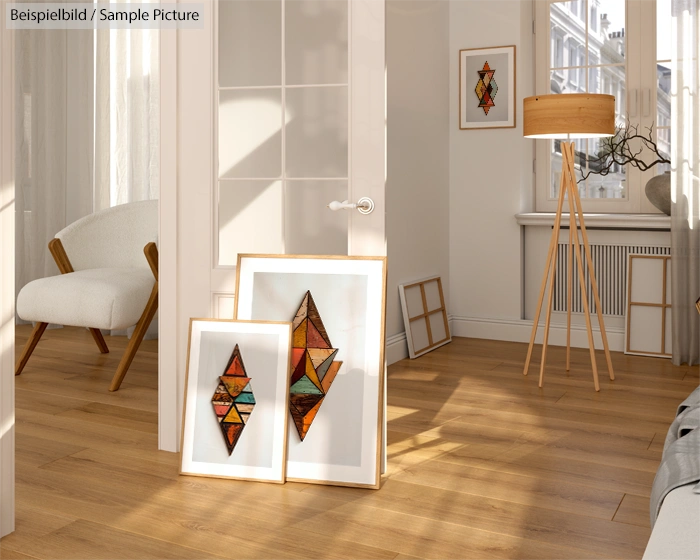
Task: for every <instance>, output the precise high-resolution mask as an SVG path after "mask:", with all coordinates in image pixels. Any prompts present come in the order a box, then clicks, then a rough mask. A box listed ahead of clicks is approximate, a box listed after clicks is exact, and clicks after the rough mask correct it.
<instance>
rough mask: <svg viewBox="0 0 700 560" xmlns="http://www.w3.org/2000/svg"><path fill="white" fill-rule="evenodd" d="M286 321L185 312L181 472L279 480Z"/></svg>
mask: <svg viewBox="0 0 700 560" xmlns="http://www.w3.org/2000/svg"><path fill="white" fill-rule="evenodd" d="M291 337H292V325H291V323H289V322H269V321H268V322H254V321H234V320H228V319H191V320H190V335H189V346H188V355H187V377H186V380H185V408H184V411H183V422H182V457H181V466H180V474H191V475H201V476H212V477H220V478H237V479H242V480H257V481H266V482H278V483H283V482H284V481H285V476H286V449H287V445H286V444H287V423H288V413H287V394H288V392H289V363H290V356H291V340H292V339H291Z"/></svg>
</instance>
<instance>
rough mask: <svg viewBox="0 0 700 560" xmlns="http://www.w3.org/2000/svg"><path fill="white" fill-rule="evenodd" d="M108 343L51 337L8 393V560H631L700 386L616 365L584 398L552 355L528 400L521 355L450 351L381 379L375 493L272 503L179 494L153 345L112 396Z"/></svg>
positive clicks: (650, 366)
mask: <svg viewBox="0 0 700 560" xmlns="http://www.w3.org/2000/svg"><path fill="white" fill-rule="evenodd" d="M28 334H29V330H28V328H26V327H20V328H19V329H18V334H17V343H18V346H20V345H22V344H23V343H24V341H25V340H26V338H27V336H28ZM109 338H110V337H108V344H109V345H110V346H111V347H113V352H112V353H111V354H110V355H107V356H103V355H100V354H99V353H97V350H96V347H95V346H94V343H93V341H92V338H91V337H90V335H89V333H88V332H87V331H81V330H79V329H62V330H52V331H47V333H46V335H45V340H42V342H41V343H40V344H39V346H38V348H37V350H36V352H35V355H34V356H32V358H31V360H30V361H29V364H28V366H27V368H26V369H25V371H24V373H23V374H22V375H21V377H19V378H17V392H16V395H17V397H16V401H17V428H16V434H17V437H16V443H17V469H16V470H17V473H16V474H17V530H16V532H15V533H14V534H12V535H9V536H7V537H6V538H4V539H3V540H2V541H0V558H2V559H5V560H9V559H22V558H61V559H79V558H85V559H91V560H93V559H102V558H110V559H112V558H114V559H116V558H120V559H127V558H128V559H132V558H133V559H142V558H143V559H146V558H148V559H151V558H152V559H165V558H168V559H169V558H183V559H195V558H197V559H199V558H334V559H335V558H379V559H383V558H386V559H394V558H396V559H409V558H426V559H427V558H557V559H567V558H576V559H580V558H640V557H641V556H642V553H643V551H644V548H645V545H646V542H647V539H648V537H649V532H650V531H649V515H648V502H649V492H650V489H651V484H652V481H653V478H654V472H655V470H656V468H657V466H658V463H659V459H660V453H661V448H662V443H663V439H664V436H665V433H666V430H667V428H668V426H669V424H670V422H671V419H672V417H673V414H674V412H675V408H676V406H677V405H678V404H679V403H680V401H681V400H682V399H683V398H684V397H685V396H687V395H688V394H689V393H690V392H691V391H692V390H693V389H694V388H695V387H696V386H697V385H698V368H697V367H692V368H689V367H675V366H673V365H671V363H670V361H668V360H663V359H654V358H642V357H632V356H625V355H623V354H614V356H613V363H614V365H615V368H616V376H617V379H616V380H615V381H614V382H610V381H609V380H607V379H605V378H603V379H602V380H601V391H600V393H595V392H594V391H593V385H592V380H591V373H590V369H589V363H588V361H587V360H588V354H587V351H585V350H575V351H574V353H573V369H572V371H571V373H570V374H566V373H565V372H564V371H563V368H562V367H561V364H562V363H563V359H564V358H563V352H562V351H561V349H559V348H554V349H551V350H550V354H549V364H550V368H549V370H548V373H547V376H546V378H545V386H544V388H543V389H539V388H538V387H537V372H536V368H535V367H533V369H532V371H531V374H530V375H528V376H527V377H523V375H522V371H521V367H522V363H523V362H524V358H525V352H526V345H524V344H516V343H504V342H494V341H485V340H472V339H464V338H461V339H459V338H458V339H455V340H454V341H453V342H452V344H449V345H447V346H445V347H443V348H440V349H438V350H436V351H434V352H432V353H430V354H428V355H425V356H423V357H421V358H419V359H417V360H413V361H409V360H404V361H402V362H400V363H398V364H395V365H393V366H391V367H390V368H389V387H388V390H389V393H388V399H389V422H388V426H389V446H388V451H389V469H388V473H387V474H386V476H385V477H384V479H383V485H382V488H381V489H380V490H377V491H372V490H361V489H349V488H332V487H322V486H314V485H304V484H293V483H288V484H286V485H283V486H280V485H268V484H260V483H246V482H237V481H227V480H217V479H207V478H197V477H184V476H178V474H177V471H178V456H177V455H175V454H171V453H166V452H160V451H157V450H156V446H157V414H156V411H157V390H156V387H157V375H156V369H157V367H156V363H157V346H156V343H155V342H154V341H150V342H146V343H144V346H143V347H142V349H141V350H140V351H139V353H138V355H137V358H136V361H135V362H134V365H133V366H132V368H131V371H130V372H129V373H128V375H127V377H126V380H125V382H124V384H123V385H122V389H121V390H120V391H119V392H117V393H109V392H108V391H107V387H108V385H109V381H110V379H111V377H112V373H113V371H114V369H115V368H116V365H117V361H118V360H119V357H120V355H121V352H122V351H123V348H124V345H125V341H124V340H123V339H115V340H110V339H109ZM538 356H539V354H538V352H536V356H535V358H538ZM601 361H602V360H601Z"/></svg>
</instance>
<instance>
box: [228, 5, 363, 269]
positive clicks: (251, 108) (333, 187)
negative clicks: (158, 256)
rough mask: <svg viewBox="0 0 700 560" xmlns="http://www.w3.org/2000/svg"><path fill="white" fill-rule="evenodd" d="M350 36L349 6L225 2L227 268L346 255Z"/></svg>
mask: <svg viewBox="0 0 700 560" xmlns="http://www.w3.org/2000/svg"><path fill="white" fill-rule="evenodd" d="M348 31H349V3H348V1H347V0H266V1H260V0H221V1H220V2H218V29H217V32H218V41H217V47H218V48H217V57H218V64H217V68H218V72H217V80H216V87H217V100H216V110H217V113H218V118H217V122H218V134H217V138H218V145H217V157H218V165H217V166H216V169H218V172H217V178H216V179H217V185H218V193H217V198H216V205H217V208H216V211H215V216H216V218H217V223H216V226H215V227H216V235H215V239H217V240H218V249H217V251H216V257H215V262H216V264H217V265H218V266H220V267H227V266H235V264H236V258H237V255H238V253H239V252H246V253H249V252H262V253H287V254H290V253H295V254H341V255H346V254H347V251H348V213H347V212H337V213H334V212H331V211H330V210H328V208H326V205H327V204H328V202H330V201H331V200H341V201H342V200H344V199H346V198H348V184H349V171H348V169H349V148H348V146H349V142H348V137H349V136H348V135H349V132H350V131H349V124H348V123H349V101H348V91H349V70H348V69H349V60H348V58H349V57H348V53H349V50H348ZM261 226H262V227H261ZM253 232H255V233H253Z"/></svg>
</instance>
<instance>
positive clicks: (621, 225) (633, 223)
mask: <svg viewBox="0 0 700 560" xmlns="http://www.w3.org/2000/svg"><path fill="white" fill-rule="evenodd" d="M555 216H556V214H555V213H554V212H523V213H520V214H516V215H515V219H516V220H517V222H518V225H520V226H546V227H551V226H553V225H554V217H555ZM583 217H584V219H585V221H586V227H587V228H605V229H658V230H667V231H670V229H671V217H670V216H666V215H665V214H596V213H588V212H584V214H583ZM561 223H562V226H567V225H568V224H569V214H568V212H567V213H565V214H564V215H563V216H562V222H561Z"/></svg>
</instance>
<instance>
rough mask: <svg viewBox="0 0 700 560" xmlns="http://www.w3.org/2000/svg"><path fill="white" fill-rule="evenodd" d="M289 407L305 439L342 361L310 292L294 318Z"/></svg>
mask: <svg viewBox="0 0 700 560" xmlns="http://www.w3.org/2000/svg"><path fill="white" fill-rule="evenodd" d="M293 329H294V332H293V335H292V379H291V383H290V384H291V387H290V388H289V411H290V412H291V413H292V418H293V420H294V425H295V426H296V428H297V432H298V433H299V437H300V438H301V440H302V441H304V438H305V437H306V434H307V433H308V431H309V428H310V427H311V423H312V422H313V421H314V418H316V414H317V413H318V410H319V409H320V408H321V404H322V403H323V400H324V399H325V398H326V394H327V393H328V390H329V389H330V388H331V384H332V383H333V380H334V379H335V376H336V375H337V374H338V370H339V369H340V366H341V365H342V363H343V362H334V361H333V358H335V356H336V355H337V354H338V349H337V348H333V347H332V344H331V340H330V338H328V333H327V332H326V328H325V327H324V326H323V321H322V320H321V315H319V313H318V309H317V308H316V303H315V302H314V298H313V297H312V296H311V292H308V291H307V292H306V294H305V295H304V299H303V300H302V302H301V305H300V306H299V310H298V311H297V314H296V316H295V317H294V321H293Z"/></svg>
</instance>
